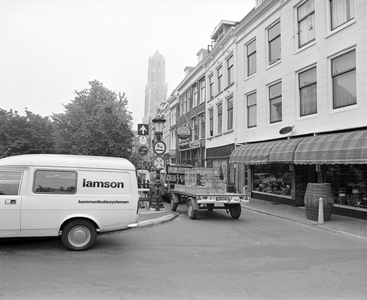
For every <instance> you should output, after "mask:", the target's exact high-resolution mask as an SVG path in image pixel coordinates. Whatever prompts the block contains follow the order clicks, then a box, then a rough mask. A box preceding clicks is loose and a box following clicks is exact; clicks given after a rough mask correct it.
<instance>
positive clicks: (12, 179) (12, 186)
mask: <svg viewBox="0 0 367 300" xmlns="http://www.w3.org/2000/svg"><path fill="white" fill-rule="evenodd" d="M21 176H22V172H10V171H9V172H8V171H1V172H0V195H18V193H19V185H20V178H21Z"/></svg>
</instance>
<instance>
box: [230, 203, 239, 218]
mask: <svg viewBox="0 0 367 300" xmlns="http://www.w3.org/2000/svg"><path fill="white" fill-rule="evenodd" d="M229 213H230V214H231V217H232V219H238V218H239V217H240V215H241V205H240V204H232V205H231V206H230V207H229Z"/></svg>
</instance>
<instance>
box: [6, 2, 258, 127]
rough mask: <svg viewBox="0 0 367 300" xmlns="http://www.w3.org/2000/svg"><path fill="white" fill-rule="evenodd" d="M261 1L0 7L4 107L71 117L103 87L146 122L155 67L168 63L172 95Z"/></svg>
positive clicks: (14, 4)
mask: <svg viewBox="0 0 367 300" xmlns="http://www.w3.org/2000/svg"><path fill="white" fill-rule="evenodd" d="M254 6H255V0H0V108H1V109H4V110H7V111H9V110H10V109H13V111H14V110H17V111H18V113H19V114H20V115H25V108H27V110H29V111H31V112H32V113H35V114H39V115H41V116H50V115H52V114H53V113H63V112H65V109H64V106H63V105H66V104H68V103H70V101H72V100H73V99H74V98H75V96H76V94H75V91H81V90H84V89H88V88H89V87H90V85H89V84H88V82H89V81H92V80H98V81H99V82H101V83H102V84H103V86H104V87H105V88H107V89H109V90H111V91H114V92H116V94H118V93H119V92H121V93H123V92H124V93H125V95H126V96H127V99H128V102H129V106H128V110H129V111H131V112H132V116H133V123H134V125H133V126H134V128H133V129H135V130H136V129H137V128H135V127H137V124H138V123H141V122H142V118H143V112H144V97H145V86H146V84H147V80H148V61H149V57H150V56H153V55H154V53H155V52H156V50H158V51H159V52H160V53H161V54H162V55H163V56H164V57H165V59H166V82H167V86H168V93H167V96H169V95H170V94H171V92H172V90H173V89H174V88H175V87H177V86H178V84H179V83H180V82H181V81H182V80H183V79H184V68H185V67H186V66H193V67H194V66H196V65H197V63H198V58H197V56H196V54H197V53H198V52H199V50H200V49H201V48H207V45H209V44H210V42H211V39H210V36H211V35H212V34H213V32H214V29H215V27H216V26H217V25H218V24H219V23H220V21H221V20H229V21H241V20H242V19H243V18H244V17H245V16H246V14H247V13H249V12H250V10H251V9H252V8H253V7H254Z"/></svg>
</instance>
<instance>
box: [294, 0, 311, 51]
mask: <svg viewBox="0 0 367 300" xmlns="http://www.w3.org/2000/svg"><path fill="white" fill-rule="evenodd" d="M297 20H298V46H299V48H301V47H303V46H305V45H306V44H308V43H310V42H312V41H314V40H315V2H314V0H309V1H306V2H305V3H303V4H302V5H301V6H299V7H298V8H297Z"/></svg>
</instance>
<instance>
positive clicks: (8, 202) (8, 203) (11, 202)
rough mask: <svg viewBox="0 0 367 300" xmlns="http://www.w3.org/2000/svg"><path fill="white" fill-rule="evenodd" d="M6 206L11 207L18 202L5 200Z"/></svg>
mask: <svg viewBox="0 0 367 300" xmlns="http://www.w3.org/2000/svg"><path fill="white" fill-rule="evenodd" d="M5 204H6V205H11V204H13V205H14V204H17V200H15V199H5Z"/></svg>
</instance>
